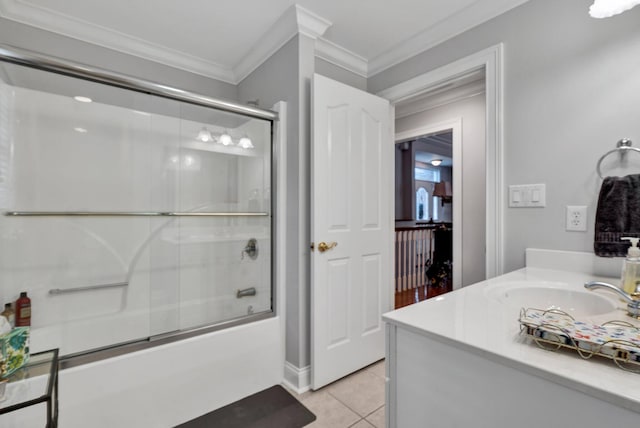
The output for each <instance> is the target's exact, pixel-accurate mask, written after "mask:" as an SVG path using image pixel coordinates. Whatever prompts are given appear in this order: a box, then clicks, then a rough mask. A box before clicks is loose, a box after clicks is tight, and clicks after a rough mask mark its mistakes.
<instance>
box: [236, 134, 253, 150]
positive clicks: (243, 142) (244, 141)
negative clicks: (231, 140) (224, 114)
mask: <svg viewBox="0 0 640 428" xmlns="http://www.w3.org/2000/svg"><path fill="white" fill-rule="evenodd" d="M238 146H240V147H242V148H243V149H253V143H252V142H251V139H250V138H249V137H247V136H244V137H242V138H240V142H239V143H238Z"/></svg>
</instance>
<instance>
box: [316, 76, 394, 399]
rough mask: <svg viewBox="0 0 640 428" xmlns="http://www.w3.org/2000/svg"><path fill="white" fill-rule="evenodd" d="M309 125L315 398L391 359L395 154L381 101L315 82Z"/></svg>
mask: <svg viewBox="0 0 640 428" xmlns="http://www.w3.org/2000/svg"><path fill="white" fill-rule="evenodd" d="M311 116H312V129H313V135H312V146H313V148H312V162H311V163H312V182H311V216H312V217H311V237H312V240H313V242H314V249H313V251H312V252H311V377H312V379H311V383H312V387H313V389H318V388H320V387H322V386H324V385H326V384H328V383H330V382H333V381H334V380H337V379H339V378H341V377H343V376H346V375H347V374H349V373H352V372H354V371H356V370H358V369H360V368H362V367H365V366H366V365H368V364H371V363H373V362H375V361H377V360H379V359H381V358H383V357H384V327H383V325H382V320H381V314H382V313H383V312H386V311H388V310H391V309H392V306H391V301H392V296H393V291H392V290H393V280H392V270H391V269H392V266H393V260H392V257H393V254H392V246H391V242H392V241H391V239H392V236H393V231H392V218H391V213H392V209H393V200H392V196H393V195H392V189H393V187H392V186H393V183H394V180H393V175H392V174H393V155H394V152H393V139H392V137H391V135H390V126H389V124H390V119H391V114H390V106H389V102H388V101H387V100H385V99H383V98H379V97H377V96H374V95H371V94H369V93H367V92H364V91H361V90H358V89H355V88H353V87H351V86H347V85H344V84H342V83H339V82H336V81H333V80H331V79H328V78H326V77H323V76H320V75H317V74H316V75H314V79H313V88H312V114H311ZM334 244H335V245H334ZM325 246H326V247H328V249H325Z"/></svg>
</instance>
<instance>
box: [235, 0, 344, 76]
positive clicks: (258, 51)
mask: <svg viewBox="0 0 640 428" xmlns="http://www.w3.org/2000/svg"><path fill="white" fill-rule="evenodd" d="M331 25H332V24H331V22H329V21H327V20H326V19H324V18H322V17H320V16H318V15H316V14H314V13H313V12H311V11H309V10H307V9H305V8H303V7H301V6H299V5H297V4H294V5H293V6H291V7H290V8H288V9H287V10H286V11H285V12H284V13H283V14H282V16H280V18H278V20H277V21H276V22H275V23H274V24H273V25H272V26H271V28H269V30H268V31H267V32H266V33H265V34H264V35H263V36H262V37H261V38H260V40H259V41H258V43H256V44H255V45H254V46H253V47H252V48H251V49H250V50H249V52H248V53H247V54H246V55H245V56H244V57H243V58H242V60H240V62H239V63H238V65H236V66H235V67H234V69H233V71H234V74H235V77H236V83H239V82H242V80H244V79H245V78H246V77H247V76H249V74H251V73H252V72H253V71H254V70H255V69H256V68H258V67H259V66H260V65H261V64H262V63H263V62H265V61H266V60H267V59H269V57H271V56H272V55H273V54H274V53H276V52H277V51H278V50H279V49H280V48H281V47H282V46H284V45H285V44H286V43H287V42H288V41H289V40H291V39H292V38H293V37H295V36H296V35H298V34H304V35H306V36H308V37H311V38H313V39H317V38H318V37H320V36H321V35H323V34H324V33H325V32H326V31H327V29H328V28H329V27H330V26H331Z"/></svg>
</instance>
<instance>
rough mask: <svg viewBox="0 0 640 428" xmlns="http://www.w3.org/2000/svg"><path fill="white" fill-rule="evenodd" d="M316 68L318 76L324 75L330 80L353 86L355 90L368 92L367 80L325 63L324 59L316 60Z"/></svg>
mask: <svg viewBox="0 0 640 428" xmlns="http://www.w3.org/2000/svg"><path fill="white" fill-rule="evenodd" d="M315 63H316V68H315V71H316V73H318V74H322V75H323V76H326V77H328V78H330V79H333V80H337V81H338V82H342V83H344V84H345V85H349V86H353V87H354V88H358V89H362V90H363V91H366V90H367V79H366V77H362V76H360V75H358V74H356V73H354V72H352V71H349V70H345V69H344V68H342V67H338V66H337V65H335V64H332V63H330V62H329V61H325V60H324V59H322V58H316V59H315Z"/></svg>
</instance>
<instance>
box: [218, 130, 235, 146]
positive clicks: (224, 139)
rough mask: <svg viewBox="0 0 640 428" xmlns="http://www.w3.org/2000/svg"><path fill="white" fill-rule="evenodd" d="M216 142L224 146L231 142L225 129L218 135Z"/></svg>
mask: <svg viewBox="0 0 640 428" xmlns="http://www.w3.org/2000/svg"><path fill="white" fill-rule="evenodd" d="M218 142H219V143H220V144H222V145H225V146H229V145H231V144H232V143H233V141H231V135H229V134H228V133H227V132H226V131H225V132H224V133H223V134H222V135H220V138H219V139H218Z"/></svg>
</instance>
